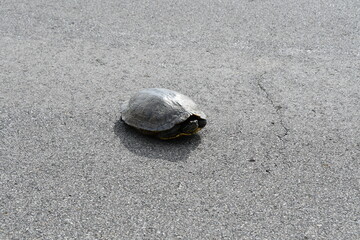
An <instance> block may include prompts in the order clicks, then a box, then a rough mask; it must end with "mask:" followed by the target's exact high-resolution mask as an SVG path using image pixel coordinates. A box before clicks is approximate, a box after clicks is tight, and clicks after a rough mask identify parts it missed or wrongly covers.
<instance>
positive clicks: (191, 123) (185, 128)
mask: <svg viewBox="0 0 360 240" xmlns="http://www.w3.org/2000/svg"><path fill="white" fill-rule="evenodd" d="M205 125H206V120H205V119H194V120H192V119H189V120H188V121H186V122H184V123H183V124H182V127H181V132H183V133H187V134H193V133H196V132H197V131H199V130H200V129H201V128H203V127H205Z"/></svg>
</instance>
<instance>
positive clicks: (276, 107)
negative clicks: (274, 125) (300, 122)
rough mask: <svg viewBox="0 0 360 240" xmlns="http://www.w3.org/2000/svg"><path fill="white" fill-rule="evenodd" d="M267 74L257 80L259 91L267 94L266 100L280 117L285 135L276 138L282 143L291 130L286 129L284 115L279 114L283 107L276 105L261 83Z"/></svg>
mask: <svg viewBox="0 0 360 240" xmlns="http://www.w3.org/2000/svg"><path fill="white" fill-rule="evenodd" d="M265 74H266V72H265V73H263V74H261V75H260V76H259V77H258V78H257V86H258V87H259V89H260V90H261V91H262V92H264V93H265V97H266V99H267V100H268V101H269V102H270V104H271V106H272V107H273V108H274V109H275V112H276V114H277V115H278V118H279V123H280V125H281V127H282V128H283V129H284V133H282V134H278V135H276V136H277V137H278V138H279V139H280V140H281V141H282V142H284V139H283V138H284V137H285V136H287V135H288V133H289V131H290V129H289V128H288V127H286V125H285V123H284V120H283V118H282V115H281V113H280V112H279V111H280V110H281V109H282V107H281V106H279V105H276V104H275V102H274V100H273V99H272V98H271V96H270V94H269V92H268V91H267V90H266V88H265V87H264V85H263V84H262V82H261V79H263V76H264V75H265Z"/></svg>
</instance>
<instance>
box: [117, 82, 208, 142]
mask: <svg viewBox="0 0 360 240" xmlns="http://www.w3.org/2000/svg"><path fill="white" fill-rule="evenodd" d="M121 120H122V121H123V122H125V124H127V125H129V126H131V127H134V128H135V129H137V130H138V131H140V132H141V133H143V134H146V135H153V136H155V137H157V138H160V139H173V138H177V137H180V136H185V135H192V134H195V133H197V132H198V131H200V130H201V129H202V128H204V127H205V125H206V115H205V114H204V113H203V112H202V111H201V110H199V108H198V106H197V105H196V104H195V102H194V101H193V100H191V99H190V98H189V97H187V96H185V95H183V94H181V93H179V92H176V91H173V90H169V89H165V88H147V89H143V90H141V91H139V92H137V93H136V94H135V95H134V96H132V97H131V98H130V100H128V101H126V102H125V103H124V104H123V105H122V107H121Z"/></svg>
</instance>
